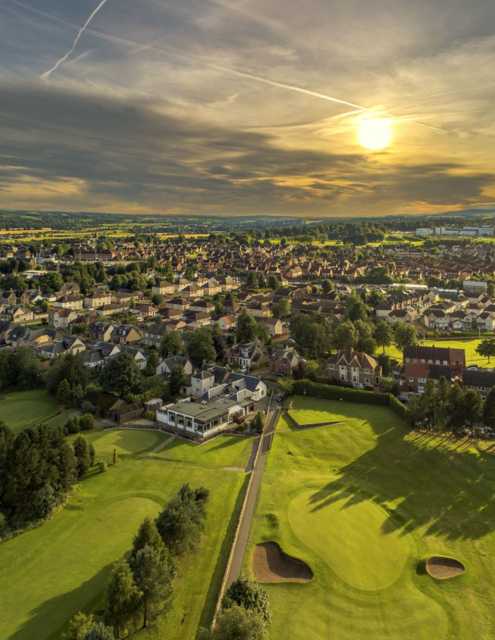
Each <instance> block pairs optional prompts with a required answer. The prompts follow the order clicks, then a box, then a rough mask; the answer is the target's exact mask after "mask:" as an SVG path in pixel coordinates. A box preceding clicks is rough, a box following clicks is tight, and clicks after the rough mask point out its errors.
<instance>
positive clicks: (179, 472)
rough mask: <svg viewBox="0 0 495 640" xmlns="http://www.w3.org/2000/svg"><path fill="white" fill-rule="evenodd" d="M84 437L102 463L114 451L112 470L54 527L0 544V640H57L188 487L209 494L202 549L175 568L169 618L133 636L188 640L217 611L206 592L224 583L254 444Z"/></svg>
mask: <svg viewBox="0 0 495 640" xmlns="http://www.w3.org/2000/svg"><path fill="white" fill-rule="evenodd" d="M87 437H88V439H90V440H91V441H92V442H93V444H94V445H95V447H96V451H97V456H98V457H99V458H100V459H104V460H107V461H110V460H111V459H112V456H113V451H114V449H116V450H117V453H118V463H117V465H116V466H110V467H109V468H108V470H107V471H106V472H105V473H102V474H98V475H94V476H91V477H89V478H87V479H86V480H84V481H83V482H82V483H81V484H79V485H78V486H77V487H76V489H75V491H74V493H73V495H72V497H71V498H70V500H69V503H68V504H67V506H66V507H65V508H64V509H63V510H61V511H59V512H57V513H56V514H55V515H54V517H53V518H52V519H51V520H50V521H48V522H46V523H44V524H43V525H42V526H41V527H39V528H37V529H34V530H31V531H28V532H26V533H24V534H22V535H20V536H18V537H16V538H14V539H12V540H10V541H7V542H4V543H2V544H0V566H1V567H2V571H1V572H0V593H1V594H2V598H1V599H0V638H2V639H4V640H32V639H33V638H36V640H58V639H59V638H60V635H61V631H62V630H63V628H64V626H65V624H66V622H67V620H68V619H69V618H70V616H71V615H72V614H73V613H74V612H75V611H77V610H79V609H91V608H94V607H96V608H98V607H100V606H101V604H102V595H103V592H104V589H105V586H106V583H107V580H108V577H109V574H110V571H111V565H112V563H113V562H114V561H116V560H118V559H119V558H120V557H122V555H123V554H124V553H125V551H127V550H128V549H129V548H130V546H131V543H132V539H133V537H134V534H135V533H136V531H137V528H138V526H139V525H140V523H141V522H142V520H143V519H144V518H145V517H146V516H155V515H156V514H157V513H158V511H159V510H160V508H161V506H162V505H163V504H164V503H165V502H166V501H167V500H168V499H169V498H171V497H172V496H173V495H174V494H175V493H176V491H177V490H178V489H179V487H180V486H181V485H182V484H183V483H185V482H189V483H190V484H191V485H192V486H199V485H204V486H206V487H208V488H209V489H210V492H211V494H210V502H209V505H208V519H207V526H206V532H205V535H204V536H203V539H202V542H201V551H200V552H198V553H197V554H194V555H193V556H191V557H190V558H189V559H186V560H185V561H183V562H181V564H180V565H179V571H178V578H177V580H176V589H175V601H174V607H173V611H172V612H171V613H170V614H169V615H168V616H167V617H166V618H163V619H160V620H159V621H158V623H157V625H156V626H155V628H152V629H150V630H147V631H146V632H141V633H140V634H139V635H138V637H139V640H154V639H155V638H161V637H164V638H167V639H168V640H179V639H180V640H182V639H185V638H188V639H189V638H191V639H193V638H194V637H195V635H196V632H197V629H198V626H199V624H200V621H203V622H204V621H206V620H207V619H208V616H209V615H211V612H212V607H213V606H214V595H215V588H213V589H212V590H210V585H213V587H215V586H218V585H219V582H220V580H221V573H222V568H223V563H224V561H225V553H226V552H227V550H228V549H227V547H226V545H225V544H224V542H225V537H226V535H227V533H228V532H229V533H230V531H231V526H232V523H231V519H232V515H233V513H234V511H235V510H236V509H237V508H238V507H239V495H240V492H241V489H242V488H243V486H244V482H245V477H246V476H245V474H244V473H243V472H242V471H238V470H236V469H232V467H236V466H237V465H240V466H242V467H244V465H245V464H246V463H247V459H248V457H249V453H250V450H251V441H250V440H245V439H240V438H234V437H222V438H217V439H215V440H214V441H213V443H211V444H209V445H207V447H206V448H205V449H203V447H198V446H194V445H192V444H188V443H184V442H181V443H180V444H178V443H177V442H175V441H174V442H173V443H172V442H171V441H170V440H169V439H168V438H169V437H168V436H166V435H164V434H161V433H158V432H139V431H123V430H115V431H107V432H101V431H100V432H94V433H91V434H89V435H88V436H87ZM214 443H215V444H214ZM215 446H216V447H218V451H217V452H215ZM167 452H173V459H167V457H166V454H167ZM225 467H228V469H226V468H225Z"/></svg>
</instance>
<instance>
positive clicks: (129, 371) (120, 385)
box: [100, 352, 142, 398]
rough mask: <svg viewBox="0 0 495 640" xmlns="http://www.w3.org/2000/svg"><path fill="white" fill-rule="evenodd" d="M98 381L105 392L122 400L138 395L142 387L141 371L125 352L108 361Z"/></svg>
mask: <svg viewBox="0 0 495 640" xmlns="http://www.w3.org/2000/svg"><path fill="white" fill-rule="evenodd" d="M100 379H101V384H102V387H103V389H104V390H105V391H107V392H109V393H116V394H117V395H120V396H123V397H124V398H125V397H128V396H130V395H131V394H134V393H139V392H140V391H141V387H142V374H141V371H140V370H139V367H138V366H137V364H136V362H135V361H134V359H133V358H132V356H131V355H130V354H129V353H125V352H124V353H119V354H118V355H117V356H115V358H110V359H109V360H108V362H107V364H106V365H105V366H104V367H103V369H102V370H101V376H100Z"/></svg>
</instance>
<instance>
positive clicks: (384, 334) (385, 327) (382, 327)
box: [374, 320, 393, 351]
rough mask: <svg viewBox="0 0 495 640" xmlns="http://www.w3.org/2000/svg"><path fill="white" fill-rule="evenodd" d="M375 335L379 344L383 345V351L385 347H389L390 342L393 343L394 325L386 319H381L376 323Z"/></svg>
mask: <svg viewBox="0 0 495 640" xmlns="http://www.w3.org/2000/svg"><path fill="white" fill-rule="evenodd" d="M374 337H375V340H376V343H377V345H379V346H380V347H382V349H383V351H385V347H388V346H389V345H390V344H392V339H393V331H392V327H391V326H390V325H389V323H388V322H386V321H385V320H380V321H379V322H377V323H376V326H375V331H374Z"/></svg>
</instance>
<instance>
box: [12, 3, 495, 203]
mask: <svg viewBox="0 0 495 640" xmlns="http://www.w3.org/2000/svg"><path fill="white" fill-rule="evenodd" d="M97 3H98V0H84V1H83V0H81V2H78V3H74V2H70V3H69V2H66V1H65V0H44V2H43V7H42V8H40V7H38V3H35V2H33V0H3V2H2V3H1V4H0V54H1V59H2V65H1V67H0V135H1V136H2V138H1V139H2V146H1V147H0V204H1V206H17V204H16V203H19V202H27V201H29V202H30V205H29V206H30V207H31V206H32V207H33V208H35V207H36V203H37V202H38V203H39V206H42V205H43V206H51V207H56V206H60V207H62V206H63V207H64V208H72V209H81V208H84V209H89V208H97V209H100V210H102V209H108V208H110V207H111V208H114V209H120V210H160V211H170V210H179V209H180V210H181V211H191V212H196V213H198V212H201V211H205V212H217V211H218V212H220V213H222V214H225V215H235V214H236V213H244V212H249V213H252V212H254V213H256V212H266V213H276V214H283V213H291V214H300V215H305V214H307V215H309V214H312V215H327V214H328V215H340V214H342V215H350V214H352V213H359V214H367V213H378V214H382V213H383V214H385V213H393V212H395V211H404V210H406V211H417V210H425V211H429V210H436V208H438V207H442V206H448V207H449V208H459V207H462V206H465V205H470V204H471V203H484V202H487V201H491V202H493V199H494V198H495V191H494V186H493V175H492V174H493V173H494V167H493V145H494V137H495V124H494V122H493V103H494V101H495V85H494V83H493V79H492V75H491V69H492V68H493V67H494V66H495V34H494V33H493V20H494V19H495V4H494V3H493V2H489V1H488V0H473V2H472V3H471V4H470V8H469V11H467V9H466V4H465V2H464V0H438V2H435V3H432V2H429V1H428V0H418V1H417V2H413V3H411V2H408V1H406V0H396V1H395V2H393V3H391V2H389V1H388V0H369V2H366V3H363V2H361V1H360V0H349V1H348V2H346V3H337V2H324V1H323V0H308V1H307V3H306V4H305V6H304V10H301V6H300V5H298V4H297V3H293V2H286V1H284V2H283V1H282V0H242V1H241V0H233V1H232V2H230V1H229V2H227V1H226V0H181V1H180V2H179V1H178V0H171V1H168V2H164V1H163V0H141V1H140V2H139V3H136V2H135V0H119V2H118V3H115V4H114V5H113V6H112V10H111V11H110V10H108V11H101V12H100V13H98V15H97V18H98V19H97V20H95V21H93V22H91V23H89V24H88V25H87V27H86V28H85V29H84V28H83V29H81V25H84V24H85V23H87V22H88V16H89V15H91V11H94V9H95V7H97V6H99V5H98V4H97ZM100 5H101V3H100ZM447 9H448V10H447ZM356 16H358V17H359V19H356ZM439 24H442V25H443V26H442V28H441V29H440V28H439V27H438V25H439ZM78 32H80V33H81V35H80V36H79V38H80V40H79V41H78V42H77V43H76V44H77V45H78V47H77V50H76V51H74V52H73V54H72V55H71V56H70V64H61V65H59V66H58V68H57V73H54V74H52V75H51V81H50V83H41V82H39V76H40V74H41V73H42V72H43V71H44V70H46V69H49V68H53V65H54V60H57V59H58V60H61V58H60V55H61V52H64V51H68V50H69V51H70V50H71V44H72V45H73V44H74V35H75V34H77V33H78ZM76 40H77V38H76ZM89 52H90V53H91V55H89ZM78 54H79V55H78ZM64 57H65V56H64ZM13 78H15V79H16V82H14V83H13V82H12V79H13ZM44 84H46V85H49V86H43V85H44ZM339 101H342V102H343V103H344V104H341V103H340V102H339ZM347 102H348V103H349V104H350V105H353V106H352V108H351V107H348V106H346V104H345V103H347ZM359 105H366V106H367V107H369V108H371V109H374V110H377V111H378V112H382V111H383V112H387V113H389V114H393V115H394V117H395V123H394V132H395V133H394V135H395V140H394V144H393V145H392V147H391V148H390V149H389V150H388V151H387V153H381V154H376V155H373V154H371V155H370V154H366V153H365V152H364V151H363V150H362V149H361V148H360V147H359V146H358V145H357V143H356V135H355V129H356V119H357V118H358V117H359V110H358V107H359ZM418 122H421V123H425V124H426V125H427V127H424V126H418V124H417V123H418ZM428 127H432V128H428ZM438 128H440V129H441V130H442V131H441V132H438V131H437V129H438ZM445 130H446V131H445ZM68 185H71V187H70V189H71V190H70V193H68V191H67V188H68ZM30 194H31V195H30ZM50 199H52V202H51V205H50V204H49V203H50ZM23 206H24V205H23Z"/></svg>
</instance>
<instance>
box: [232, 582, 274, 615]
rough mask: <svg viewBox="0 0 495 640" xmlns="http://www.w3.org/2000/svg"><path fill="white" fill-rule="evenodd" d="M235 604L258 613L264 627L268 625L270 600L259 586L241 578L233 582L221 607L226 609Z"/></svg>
mask: <svg viewBox="0 0 495 640" xmlns="http://www.w3.org/2000/svg"><path fill="white" fill-rule="evenodd" d="M235 604H237V605H239V606H240V607H244V609H247V610H249V611H254V612H255V613H258V614H259V615H260V616H261V618H262V619H263V621H264V622H265V624H266V625H268V624H270V621H271V611H270V600H269V598H268V593H267V592H266V591H265V590H264V589H263V588H262V587H261V586H260V585H258V584H256V583H254V582H248V581H247V580H243V579H241V578H239V579H238V580H236V581H235V582H233V583H232V584H231V585H230V587H229V588H228V590H227V593H226V594H225V596H224V599H223V602H222V606H223V608H224V609H228V608H229V607H231V606H233V605H235Z"/></svg>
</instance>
